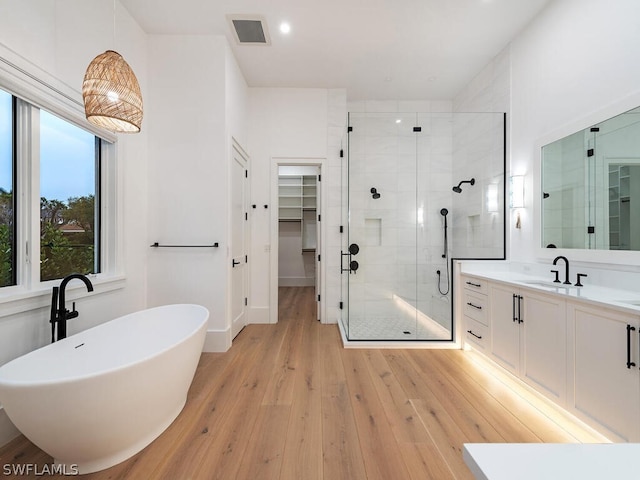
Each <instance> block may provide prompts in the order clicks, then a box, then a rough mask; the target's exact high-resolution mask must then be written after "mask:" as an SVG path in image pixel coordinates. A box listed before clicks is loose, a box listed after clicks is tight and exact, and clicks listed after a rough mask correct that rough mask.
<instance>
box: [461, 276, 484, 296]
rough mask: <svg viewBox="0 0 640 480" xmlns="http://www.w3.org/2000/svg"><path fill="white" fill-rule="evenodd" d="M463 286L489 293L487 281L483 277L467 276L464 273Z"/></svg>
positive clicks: (467, 288)
mask: <svg viewBox="0 0 640 480" xmlns="http://www.w3.org/2000/svg"><path fill="white" fill-rule="evenodd" d="M461 280H462V287H463V288H465V289H466V290H470V291H474V292H480V293H484V294H485V295H486V293H487V281H486V280H485V279H483V278H476V277H467V276H465V275H463V276H462V277H461Z"/></svg>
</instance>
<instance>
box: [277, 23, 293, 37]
mask: <svg viewBox="0 0 640 480" xmlns="http://www.w3.org/2000/svg"><path fill="white" fill-rule="evenodd" d="M280 32H281V33H284V34H285V35H286V34H288V33H289V32H291V25H289V24H288V23H287V22H282V23H281V24H280Z"/></svg>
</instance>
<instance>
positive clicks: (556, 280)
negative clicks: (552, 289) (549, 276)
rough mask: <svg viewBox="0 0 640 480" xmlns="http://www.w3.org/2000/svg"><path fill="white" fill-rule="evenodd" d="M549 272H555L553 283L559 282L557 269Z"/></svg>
mask: <svg viewBox="0 0 640 480" xmlns="http://www.w3.org/2000/svg"><path fill="white" fill-rule="evenodd" d="M551 273H555V274H556V279H555V280H554V281H553V283H560V278H558V275H559V271H558V270H551Z"/></svg>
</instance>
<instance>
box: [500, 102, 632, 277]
mask: <svg viewBox="0 0 640 480" xmlns="http://www.w3.org/2000/svg"><path fill="white" fill-rule="evenodd" d="M639 106H640V91H638V92H636V93H634V94H631V95H629V96H627V97H624V98H623V99H621V100H618V101H616V102H612V103H610V104H608V105H607V106H605V107H603V108H602V109H600V110H596V111H593V112H591V113H589V114H587V115H585V116H584V117H582V118H580V119H578V120H575V121H572V122H569V123H566V124H564V125H563V126H561V127H559V128H557V129H555V130H552V131H550V132H549V133H547V134H545V135H544V136H542V137H540V138H539V139H538V140H537V141H536V142H535V144H534V161H533V162H532V163H533V199H532V202H533V207H532V212H533V220H534V222H533V224H534V232H533V235H534V239H535V258H536V261H538V262H540V263H548V264H550V263H551V262H552V261H553V259H554V258H555V257H556V256H558V255H564V256H566V257H567V258H569V259H570V260H571V261H572V262H573V261H576V262H584V263H606V264H614V265H617V266H627V267H629V268H628V269H629V270H635V269H636V267H638V266H640V251H637V250H595V249H594V250H589V249H580V248H543V247H542V147H544V146H545V145H548V144H550V143H553V142H555V141H557V140H560V139H562V138H564V137H566V136H568V135H572V134H574V133H576V132H578V131H580V130H584V129H585V128H590V127H592V126H593V125H595V124H597V123H601V122H603V121H605V120H608V119H610V118H612V117H615V116H617V115H620V114H622V113H625V112H627V111H629V110H632V109H634V108H638V107H639ZM512 228H513V227H512Z"/></svg>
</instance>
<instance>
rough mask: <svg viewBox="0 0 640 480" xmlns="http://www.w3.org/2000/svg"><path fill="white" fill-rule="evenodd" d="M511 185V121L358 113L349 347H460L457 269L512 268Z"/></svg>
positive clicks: (353, 128)
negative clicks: (362, 343)
mask: <svg viewBox="0 0 640 480" xmlns="http://www.w3.org/2000/svg"><path fill="white" fill-rule="evenodd" d="M504 176H505V144H504V114H502V113H468V114H466V113H354V112H351V113H349V123H348V155H347V159H346V161H345V162H343V180H344V182H345V183H346V189H345V190H346V192H347V194H346V196H345V197H346V198H345V200H346V202H344V203H346V204H344V205H343V215H344V216H345V223H346V225H347V227H346V232H344V234H343V248H342V252H341V254H342V255H341V257H342V262H341V270H342V298H343V302H342V305H343V307H342V308H343V309H342V316H341V328H342V331H343V334H344V336H345V337H346V339H347V340H350V341H351V340H367V341H368V340H376V341H377V340H380V341H398V340H413V341H445V342H447V341H452V340H453V339H454V338H455V337H454V335H455V331H454V325H453V322H452V318H453V315H452V282H451V276H452V275H451V269H452V259H456V258H473V259H483V258H491V259H498V258H499V259H503V258H504V252H505V250H504V244H505V232H504V198H505V195H504V193H505V192H504V188H505V187H504V186H505V181H504ZM453 187H459V188H458V189H457V190H455V189H454V188H453Z"/></svg>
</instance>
